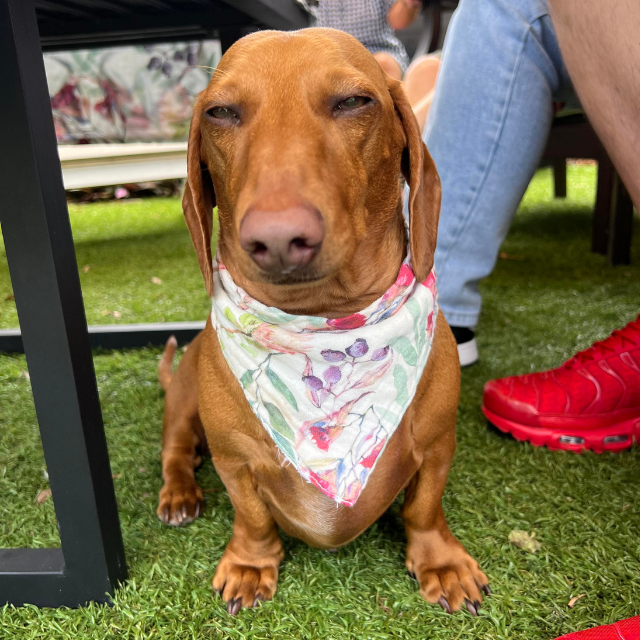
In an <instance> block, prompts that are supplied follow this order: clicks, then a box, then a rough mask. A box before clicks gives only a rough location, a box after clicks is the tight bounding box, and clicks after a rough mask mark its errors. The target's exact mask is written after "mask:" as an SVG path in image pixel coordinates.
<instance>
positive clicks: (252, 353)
mask: <svg viewBox="0 0 640 640" xmlns="http://www.w3.org/2000/svg"><path fill="white" fill-rule="evenodd" d="M240 346H241V347H242V348H243V349H244V350H245V351H246V352H247V353H248V354H249V355H250V356H251V357H253V358H256V357H257V356H258V351H257V350H256V349H254V348H253V347H252V346H251V344H249V341H248V340H243V341H242V342H241V343H240Z"/></svg>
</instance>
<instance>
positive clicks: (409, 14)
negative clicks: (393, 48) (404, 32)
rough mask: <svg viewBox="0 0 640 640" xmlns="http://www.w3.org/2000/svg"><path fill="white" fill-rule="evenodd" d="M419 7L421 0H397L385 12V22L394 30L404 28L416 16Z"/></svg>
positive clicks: (420, 6)
mask: <svg viewBox="0 0 640 640" xmlns="http://www.w3.org/2000/svg"><path fill="white" fill-rule="evenodd" d="M421 9H422V0H397V2H394V3H393V5H392V6H391V8H390V9H389V13H387V22H388V23H389V24H390V25H391V28H392V29H395V30H396V31H397V30H400V29H406V28H407V27H408V26H409V25H410V24H411V23H412V22H413V21H414V20H415V19H416V18H417V17H418V14H419V13H420V10H421Z"/></svg>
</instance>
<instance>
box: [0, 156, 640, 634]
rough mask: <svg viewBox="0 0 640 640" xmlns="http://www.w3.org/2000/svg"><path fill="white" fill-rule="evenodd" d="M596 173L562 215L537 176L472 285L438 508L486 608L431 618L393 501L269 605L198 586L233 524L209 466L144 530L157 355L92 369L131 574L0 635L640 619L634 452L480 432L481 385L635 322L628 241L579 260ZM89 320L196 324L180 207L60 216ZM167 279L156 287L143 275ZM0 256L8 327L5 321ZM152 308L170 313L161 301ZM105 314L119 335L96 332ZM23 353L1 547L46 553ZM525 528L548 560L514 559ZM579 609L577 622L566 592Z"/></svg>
mask: <svg viewBox="0 0 640 640" xmlns="http://www.w3.org/2000/svg"><path fill="white" fill-rule="evenodd" d="M594 176H595V173H594V169H593V167H570V171H569V196H570V197H569V199H568V200H566V201H561V200H556V201H553V200H551V180H550V173H549V172H548V171H541V172H539V174H538V175H537V176H536V178H535V179H534V181H533V183H532V185H531V187H530V189H529V191H528V193H527V195H526V197H525V200H524V202H523V205H522V206H521V208H520V210H519V212H518V215H517V216H516V218H515V220H514V223H513V226H512V229H511V232H510V234H509V236H508V238H507V240H506V242H505V244H504V247H503V251H504V252H506V253H507V254H508V255H509V257H508V258H507V259H500V260H498V264H497V266H496V269H495V271H494V273H493V274H492V276H491V277H490V278H488V279H487V281H486V282H485V283H484V284H483V286H482V292H483V295H484V302H485V305H484V310H483V314H482V318H481V322H480V326H479V333H478V341H479V346H480V349H481V358H482V360H481V362H480V363H479V364H478V365H474V366H473V367H471V368H469V369H466V370H464V372H463V387H462V398H461V403H460V411H459V420H458V441H459V447H458V451H457V454H456V458H455V461H454V464H453V468H452V471H451V474H450V476H449V481H448V484H447V489H446V494H445V498H444V505H445V511H446V514H447V517H448V520H449V523H450V525H451V528H452V530H453V532H454V533H455V534H456V535H457V536H458V537H459V538H460V540H461V541H462V542H463V543H464V544H465V545H466V547H467V549H469V551H470V552H471V553H472V554H473V555H474V556H475V557H476V559H477V560H478V561H479V562H480V563H481V565H482V567H483V569H484V570H485V572H486V573H487V574H488V575H489V577H490V579H491V586H492V588H493V590H494V595H493V596H492V597H490V598H488V599H487V600H486V601H485V604H484V606H483V608H482V610H481V614H480V616H479V617H478V618H472V617H471V616H470V615H469V614H468V613H466V612H465V613H462V612H460V613H458V614H456V615H454V616H448V615H447V614H445V613H444V612H443V611H442V610H441V609H439V608H438V607H434V606H431V605H428V604H427V603H425V602H424V601H423V600H422V599H421V598H420V595H419V594H418V591H417V587H416V584H415V582H414V581H413V580H412V579H410V578H409V576H408V575H407V574H406V572H405V569H404V565H403V559H404V545H405V537H404V532H403V528H402V522H401V520H400V518H399V514H398V510H399V503H398V502H396V504H394V505H393V507H392V508H391V509H390V510H389V512H388V513H387V514H385V515H384V516H383V517H382V518H381V519H380V520H379V521H378V522H377V523H376V524H374V525H373V526H372V527H371V528H370V529H369V530H368V531H367V532H365V533H364V534H363V535H362V536H361V537H360V538H359V539H357V540H356V541H355V542H353V543H351V544H349V545H347V546H346V547H344V548H343V549H340V550H339V551H338V552H337V553H328V552H325V551H318V550H314V549H311V548H309V547H307V546H306V545H304V544H302V543H301V542H298V541H296V540H293V539H290V538H286V539H285V548H286V558H285V561H284V563H283V565H282V572H281V577H280V582H279V589H278V593H277V594H276V597H275V600H274V601H273V602H270V603H265V604H264V605H263V606H262V607H261V608H259V609H257V610H253V611H242V612H241V613H240V614H239V615H238V617H237V618H232V617H230V616H229V615H228V614H227V613H226V611H225V608H224V607H223V605H222V603H221V601H220V600H219V599H218V598H216V597H215V596H214V595H212V592H211V588H210V581H211V577H212V575H213V572H214V569H215V565H216V562H217V560H218V559H219V557H220V555H221V553H222V551H223V549H224V546H225V544H226V543H227V541H228V540H229V537H230V533H231V524H232V519H233V511H232V508H231V505H230V502H229V499H228V496H227V494H226V491H225V489H224V487H223V485H222V484H221V482H220V480H219V479H218V477H217V476H216V474H215V471H214V470H213V467H212V465H211V463H210V461H206V462H205V464H204V466H203V468H202V469H201V470H200V471H199V472H198V474H197V477H198V481H199V482H200V484H201V486H202V487H203V488H204V489H205V499H206V507H205V513H204V516H203V517H201V518H200V519H199V520H198V521H196V522H195V523H193V524H192V525H190V526H189V527H186V528H184V529H171V528H168V527H165V526H164V525H162V524H161V523H160V522H159V520H158V519H157V518H156V515H155V508H156V501H157V493H158V490H159V489H160V486H161V477H160V458H159V454H160V432H161V418H162V408H163V398H162V394H161V392H160V389H159V387H158V384H157V382H156V366H157V362H158V358H159V351H158V350H153V349H140V350H133V351H126V352H108V353H107V352H102V353H98V354H96V355H95V364H96V372H97V377H98V384H99V387H100V396H101V400H102V406H103V413H104V420H105V425H106V432H107V439H108V443H109V449H110V454H111V464H112V469H113V472H114V474H116V476H117V477H116V479H115V481H114V482H115V486H116V492H117V497H118V503H119V507H120V518H121V523H122V530H123V535H124V541H125V547H126V552H127V559H128V563H129V569H130V575H131V577H130V579H129V581H128V582H127V583H126V584H125V585H124V586H123V587H122V588H121V589H119V590H118V591H117V593H116V594H115V598H114V601H115V604H114V606H113V607H99V606H95V605H92V606H89V607H85V608H82V609H79V610H75V611H73V610H66V609H60V610H46V609H43V610H38V609H35V608H32V607H28V608H17V609H16V608H12V607H5V608H4V609H0V638H1V639H2V640H5V638H7V639H9V638H16V639H19V640H23V639H24V640H27V639H34V638H42V639H47V640H49V639H53V638H56V639H58V638H59V639H66V638H74V639H75V638H90V639H96V640H103V639H105V638H118V639H120V638H126V639H143V638H144V639H146V638H167V639H168V638H171V639H173V638H181V639H182V638H185V639H186V638H190V639H198V640H199V639H205V638H207V639H208V638H234V639H235V638H238V639H240V638H255V639H261V638H274V639H275V638H277V639H281V638H282V639H288V638H296V639H297V638H300V639H307V638H309V639H311V638H320V639H322V640H330V639H336V640H337V639H343V638H345V639H346V638H353V639H365V638H407V639H409V638H410V639H423V638H428V639H437V640H445V639H446V640H452V639H454V638H464V639H467V638H474V639H475V638H479V639H483V640H484V639H487V640H488V639H492V640H493V639H496V640H498V639H500V640H503V639H507V638H509V639H522V640H525V639H526V640H534V639H541V640H542V639H551V638H554V637H555V636H557V635H560V634H562V633H567V632H569V631H572V630H575V629H582V628H586V627H588V626H593V625H596V624H604V623H610V622H613V621H615V620H618V619H620V618H624V617H629V616H632V615H635V614H638V613H640V604H638V603H639V602H640V545H639V542H638V540H639V535H638V534H639V533H640V532H639V527H638V523H639V522H640V503H639V501H638V499H637V494H638V485H639V483H640V449H633V450H630V451H627V452H624V453H622V454H618V455H614V454H604V455H601V456H597V455H595V454H585V455H581V456H576V455H573V454H569V453H562V452H550V451H547V450H546V449H536V448H533V447H531V446H529V445H525V444H521V443H518V442H516V441H514V440H512V439H510V438H508V437H505V436H503V435H501V434H499V433H498V432H497V431H495V430H494V429H489V428H487V425H486V421H485V420H484V419H483V417H482V414H481V413H480V399H481V393H482V385H483V384H484V382H485V381H486V380H488V379H490V378H495V377H498V376H502V375H510V374H515V373H522V372H526V371H531V370H535V369H542V368H546V367H550V366H553V365H556V364H559V363H560V362H562V361H563V360H564V359H565V358H567V357H569V356H570V355H571V354H572V353H573V352H574V351H575V350H577V349H581V348H583V347H585V346H587V345H588V344H590V343H591V342H592V341H593V340H596V339H599V338H603V337H605V336H606V335H608V334H609V332H610V331H611V330H612V329H614V328H616V327H619V326H622V325H623V324H624V323H625V322H627V321H628V320H631V319H632V318H634V317H635V315H636V313H637V312H638V310H639V309H640V296H639V293H640V290H639V282H640V242H638V241H637V238H638V235H637V234H638V233H639V232H640V229H639V226H640V225H638V223H637V221H636V222H635V223H634V224H635V230H634V232H635V234H636V241H635V243H634V250H633V256H632V260H633V262H632V265H631V266H628V267H627V266H623V267H616V268H611V267H609V266H607V265H606V262H605V260H604V258H603V257H602V256H596V255H593V254H591V253H590V252H589V244H590V231H591V228H590V215H591V207H592V204H593V195H594ZM71 217H72V225H73V228H74V235H75V238H76V242H77V251H78V264H79V266H80V267H82V266H84V265H85V264H89V266H90V269H89V271H88V272H87V273H83V272H81V281H82V285H83V291H84V296H85V303H86V306H87V317H88V319H89V321H90V322H92V323H98V322H115V321H117V322H136V321H146V320H160V319H162V318H164V319H165V320H178V319H190V320H192V319H201V318H204V317H205V315H206V312H207V306H208V305H207V299H206V295H205V294H204V286H203V283H202V280H201V276H200V273H199V270H198V267H197V261H196V259H195V256H194V255H193V250H192V249H191V246H190V240H189V238H188V235H187V232H186V230H185V228H184V225H183V223H182V222H181V218H180V206H179V202H178V201H177V200H149V201H144V202H140V203H127V202H123V203H115V204H96V205H85V206H78V207H72V211H71ZM152 277H156V278H160V279H161V280H162V284H160V285H156V284H153V283H152V282H151V278H152ZM9 293H10V284H9V280H8V274H7V270H6V261H5V258H4V256H3V255H2V256H0V295H1V298H0V309H2V315H1V316H0V324H1V326H5V327H6V326H12V325H15V324H16V319H15V311H14V307H13V302H12V301H10V300H8V301H4V298H5V297H6V295H8V294H9ZM159 302H162V304H159ZM105 310H108V311H113V310H116V311H118V312H119V313H121V317H120V318H119V319H117V318H115V317H113V316H102V315H101V314H102V312H103V311H105ZM24 371H26V365H25V360H24V358H23V357H21V356H0V416H2V417H1V418H0V420H1V421H2V426H1V428H0V547H9V546H21V545H25V546H27V545H28V546H51V545H55V544H57V543H58V540H57V532H56V526H55V516H54V511H53V503H52V502H51V501H50V500H49V501H47V502H45V503H44V504H42V505H38V504H37V503H36V501H35V497H36V494H37V491H38V490H40V489H43V488H46V487H47V482H46V480H45V478H44V476H43V469H44V460H43V456H42V452H41V449H40V444H39V439H38V435H37V425H36V422H35V417H34V412H33V405H32V402H31V400H30V387H29V381H28V379H27V378H26V377H25V376H24V374H23V372H24ZM514 529H523V530H526V531H529V532H531V531H535V532H536V535H537V539H538V540H540V542H541V543H542V548H541V550H540V551H539V552H538V553H537V554H535V555H532V554H527V553H525V552H524V551H521V550H520V549H517V548H514V547H512V546H510V545H509V543H508V541H507V538H508V535H509V532H510V531H512V530H514ZM583 593H584V594H586V596H585V597H584V598H582V599H581V600H579V601H578V602H577V604H576V605H575V608H573V609H570V608H569V607H568V602H569V600H570V599H571V597H572V596H577V595H579V594H583Z"/></svg>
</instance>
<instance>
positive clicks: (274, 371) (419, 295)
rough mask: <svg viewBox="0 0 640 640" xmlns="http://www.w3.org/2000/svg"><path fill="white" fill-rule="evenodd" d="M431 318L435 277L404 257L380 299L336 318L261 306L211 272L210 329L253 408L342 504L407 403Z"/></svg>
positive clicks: (300, 465) (359, 484)
mask: <svg viewBox="0 0 640 640" xmlns="http://www.w3.org/2000/svg"><path fill="white" fill-rule="evenodd" d="M436 316H437V299H436V277H435V272H433V271H432V272H431V274H430V275H429V277H428V279H427V280H426V281H425V282H424V283H419V282H417V281H416V279H415V276H414V274H413V270H412V269H411V263H410V261H409V259H407V260H406V261H405V262H404V264H403V265H402V268H401V269H400V273H399V274H398V278H397V279H396V282H395V284H393V285H392V286H391V287H390V288H389V290H388V291H387V292H386V293H385V294H384V295H383V296H382V297H381V298H380V299H379V300H376V301H375V302H373V303H372V304H371V305H369V306H368V307H367V308H366V309H365V310H364V311H361V312H360V313H354V314H352V315H350V316H347V317H346V318H340V319H335V320H332V319H327V318H319V317H315V316H294V315H290V314H288V313H285V312H283V311H280V310H279V309H275V308H273V307H267V306H265V305H263V304H261V303H260V302H258V301H257V300H254V299H253V298H251V297H250V296H249V295H248V294H247V293H246V292H245V291H243V290H242V289H241V288H239V287H238V286H237V285H236V284H235V283H234V282H233V280H232V278H231V276H230V275H229V272H228V271H227V270H226V269H225V267H224V265H223V264H221V263H219V264H218V266H217V269H216V271H215V272H214V295H213V308H212V312H211V320H212V324H213V326H214V328H215V329H216V332H217V335H218V339H219V341H220V345H221V347H222V352H223V354H224V357H225V359H226V361H227V363H228V364H229V367H230V368H231V371H232V372H233V374H234V375H235V377H236V378H237V380H238V381H239V383H240V385H241V386H242V389H243V390H244V394H245V397H246V398H247V400H248V402H249V404H250V405H251V408H252V409H253V411H254V412H255V414H256V416H257V417H258V418H259V419H260V422H261V423H262V425H263V426H264V428H265V429H266V430H267V432H268V433H269V435H270V436H271V438H272V439H273V441H274V442H275V444H276V445H277V446H278V448H279V449H280V451H281V452H282V453H283V454H284V456H285V458H286V459H287V460H288V461H289V462H290V463H291V464H292V465H294V466H295V468H296V469H297V471H298V472H299V473H300V475H301V476H302V477H303V478H304V479H305V480H307V481H308V482H311V483H312V484H314V485H315V486H316V487H318V488H319V489H320V491H322V492H323V493H324V494H325V495H327V496H329V497H331V498H332V499H333V500H335V501H336V502H337V503H341V504H344V505H347V506H353V505H354V504H355V502H356V500H357V499H358V496H359V495H360V494H361V492H362V490H363V489H364V487H365V486H366V484H367V480H368V479H369V476H370V475H371V473H372V471H373V469H374V468H375V465H376V462H377V460H378V459H379V458H380V455H381V454H382V452H383V451H384V449H385V447H386V445H387V443H388V441H389V438H390V437H391V436H392V434H393V432H394V431H395V430H396V428H397V427H398V425H399V424H400V421H401V419H402V416H403V415H404V412H405V410H406V409H407V407H408V406H409V403H410V402H411V400H412V399H413V396H414V394H415V391H416V387H417V384H418V381H419V380H420V376H421V374H422V371H423V369H424V366H425V364H426V362H427V358H428V356H429V352H430V350H431V342H432V338H433V333H434V329H435V320H436Z"/></svg>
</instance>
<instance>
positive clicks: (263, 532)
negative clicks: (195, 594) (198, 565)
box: [213, 459, 284, 615]
mask: <svg viewBox="0 0 640 640" xmlns="http://www.w3.org/2000/svg"><path fill="white" fill-rule="evenodd" d="M214 464H215V467H216V471H217V472H218V474H219V475H220V478H221V479H222V481H223V482H224V484H225V486H226V487H227V491H228V492H229V497H230V498H231V503H232V504H233V508H234V509H235V520H234V523H233V535H232V536H231V540H230V541H229V544H228V545H227V548H226V549H225V551H224V553H223V554H222V558H221V559H220V562H219V564H218V567H217V569H216V573H215V576H214V577H213V588H214V590H215V591H217V592H218V593H219V594H220V595H221V596H222V599H223V600H224V601H225V602H226V603H227V611H228V612H229V613H230V614H232V615H236V613H238V611H239V610H240V609H241V608H242V607H247V608H248V607H255V606H256V605H257V604H258V603H259V602H260V601H261V600H271V598H273V596H274V595H275V592H276V588H277V583H278V568H279V566H280V562H282V558H283V557H284V550H283V548H282V540H281V539H280V536H279V535H278V525H277V524H276V522H275V520H274V519H273V517H272V515H271V513H270V512H269V509H268V508H267V506H266V505H265V503H264V502H263V501H262V500H261V499H260V497H259V495H258V494H257V492H256V490H255V487H254V483H253V480H252V478H251V472H250V471H249V469H248V468H247V467H246V466H244V465H240V464H238V465H235V464H233V463H229V462H228V461H223V460H215V459H214Z"/></svg>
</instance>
